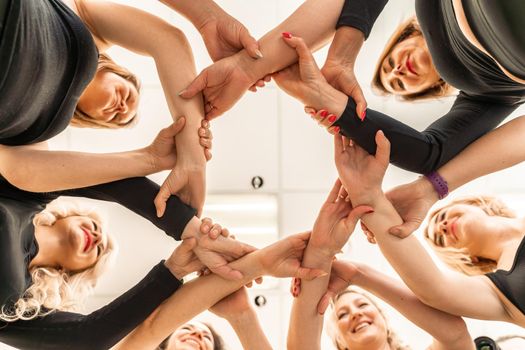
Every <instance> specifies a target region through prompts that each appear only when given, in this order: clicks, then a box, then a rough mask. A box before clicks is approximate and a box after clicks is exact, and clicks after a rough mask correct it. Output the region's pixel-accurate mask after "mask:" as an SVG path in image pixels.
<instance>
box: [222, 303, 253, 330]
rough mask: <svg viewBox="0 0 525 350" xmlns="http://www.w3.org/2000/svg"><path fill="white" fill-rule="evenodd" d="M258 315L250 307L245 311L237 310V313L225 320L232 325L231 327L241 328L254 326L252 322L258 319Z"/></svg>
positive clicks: (229, 315) (226, 316) (226, 317)
mask: <svg viewBox="0 0 525 350" xmlns="http://www.w3.org/2000/svg"><path fill="white" fill-rule="evenodd" d="M256 317H257V315H256V313H255V311H254V310H253V309H252V308H251V307H248V308H247V309H245V310H242V311H239V310H236V312H232V313H231V314H228V315H225V317H224V318H225V319H226V320H227V321H228V323H230V325H231V326H232V327H233V328H240V327H242V326H245V325H250V327H251V325H252V324H253V323H252V321H253V319H254V318H256Z"/></svg>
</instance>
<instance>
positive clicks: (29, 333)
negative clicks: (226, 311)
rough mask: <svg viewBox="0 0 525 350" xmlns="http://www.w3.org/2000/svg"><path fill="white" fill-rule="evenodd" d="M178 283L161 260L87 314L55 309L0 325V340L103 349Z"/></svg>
mask: <svg viewBox="0 0 525 350" xmlns="http://www.w3.org/2000/svg"><path fill="white" fill-rule="evenodd" d="M180 286H181V282H180V281H179V280H177V278H175V277H174V276H173V275H172V274H171V272H170V271H169V270H168V268H167V267H166V266H165V265H164V262H161V263H159V264H158V265H157V266H155V267H154V268H153V269H152V270H151V271H150V272H149V273H148V274H147V275H146V277H145V278H144V279H142V281H140V282H139V283H138V284H137V285H136V286H134V287H133V288H131V289H130V290H129V291H127V292H126V293H124V294H123V295H121V296H120V297H119V298H117V299H115V300H114V301H112V302H111V303H110V304H108V305H106V306H104V307H103V308H101V309H99V310H97V311H95V312H92V313H91V314H89V315H81V314H77V313H72V312H62V311H57V312H54V313H52V314H50V315H48V316H45V317H42V318H39V319H36V320H31V321H17V322H14V323H9V324H7V325H4V326H3V328H2V327H0V341H2V342H3V343H5V344H7V345H10V346H13V347H16V348H19V349H31V350H33V349H34V350H37V349H38V350H68V349H71V350H84V349H85V350H103V349H104V350H105V349H109V348H111V347H112V346H113V345H115V344H116V343H117V342H119V341H120V340H121V339H122V338H124V337H125V336H126V335H127V334H129V333H130V332H131V331H132V330H133V329H135V328H136V327H137V326H138V325H140V324H141V323H142V322H143V321H144V320H145V319H146V318H147V317H148V316H149V315H150V314H151V313H152V312H153V311H154V310H155V309H156V308H157V307H158V306H159V305H160V304H161V303H162V302H163V301H164V300H166V299H167V298H168V297H169V296H171V295H172V294H173V293H175V291H177V289H178V288H179V287H180Z"/></svg>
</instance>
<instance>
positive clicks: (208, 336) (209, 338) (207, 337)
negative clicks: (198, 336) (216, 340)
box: [204, 334, 213, 342]
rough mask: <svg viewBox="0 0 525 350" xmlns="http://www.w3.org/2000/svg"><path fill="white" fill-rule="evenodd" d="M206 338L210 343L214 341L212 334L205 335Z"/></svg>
mask: <svg viewBox="0 0 525 350" xmlns="http://www.w3.org/2000/svg"><path fill="white" fill-rule="evenodd" d="M204 338H206V339H208V340H209V341H210V342H211V341H212V340H213V338H212V337H211V335H210V334H205V335H204Z"/></svg>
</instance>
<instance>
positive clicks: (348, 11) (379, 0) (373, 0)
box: [337, 0, 388, 39]
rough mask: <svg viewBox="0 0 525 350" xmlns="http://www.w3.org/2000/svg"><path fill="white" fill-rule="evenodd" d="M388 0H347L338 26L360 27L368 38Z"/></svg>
mask: <svg viewBox="0 0 525 350" xmlns="http://www.w3.org/2000/svg"><path fill="white" fill-rule="evenodd" d="M387 2H388V0H345V4H344V6H343V11H341V16H340V17H339V20H338V21H337V28H339V27H343V26H347V27H354V28H357V29H359V30H360V31H362V32H363V34H364V35H365V39H367V38H368V36H369V35H370V32H371V31H372V27H373V26H374V23H375V21H376V19H377V17H379V14H380V13H381V11H383V8H384V7H385V5H386V3H387Z"/></svg>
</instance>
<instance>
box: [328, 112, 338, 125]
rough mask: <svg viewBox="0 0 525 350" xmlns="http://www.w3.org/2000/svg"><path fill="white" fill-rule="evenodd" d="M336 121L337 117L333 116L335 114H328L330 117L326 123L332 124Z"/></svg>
mask: <svg viewBox="0 0 525 350" xmlns="http://www.w3.org/2000/svg"><path fill="white" fill-rule="evenodd" d="M336 120H337V117H336V116H335V114H330V116H329V117H328V121H329V122H330V123H333V122H335V121H336Z"/></svg>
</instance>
